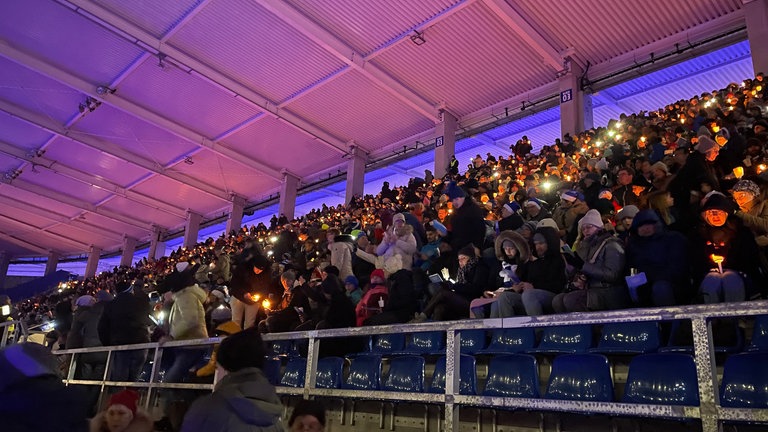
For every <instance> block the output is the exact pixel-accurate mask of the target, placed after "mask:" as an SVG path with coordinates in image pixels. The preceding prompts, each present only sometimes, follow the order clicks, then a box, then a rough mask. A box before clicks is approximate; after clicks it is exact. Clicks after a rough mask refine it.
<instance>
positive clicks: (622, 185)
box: [613, 167, 639, 207]
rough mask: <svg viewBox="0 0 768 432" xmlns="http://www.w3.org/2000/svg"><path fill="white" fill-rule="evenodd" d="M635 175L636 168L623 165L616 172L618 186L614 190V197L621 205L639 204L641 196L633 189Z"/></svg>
mask: <svg viewBox="0 0 768 432" xmlns="http://www.w3.org/2000/svg"><path fill="white" fill-rule="evenodd" d="M634 176H635V172H634V170H632V168H629V167H622V168H620V169H619V172H618V173H616V183H617V186H618V187H617V188H616V189H614V191H613V199H615V200H616V202H617V203H619V206H621V207H626V206H628V205H637V204H638V203H639V198H638V197H637V195H635V192H634V191H633V190H632V179H633V178H634Z"/></svg>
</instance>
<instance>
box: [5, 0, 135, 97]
mask: <svg viewBox="0 0 768 432" xmlns="http://www.w3.org/2000/svg"><path fill="white" fill-rule="evenodd" d="M0 39H4V40H5V41H8V43H9V44H13V46H14V47H15V48H17V49H20V50H22V51H24V52H26V53H28V54H32V55H34V56H38V57H42V58H45V59H46V61H48V62H49V63H52V64H54V65H56V66H57V67H59V68H61V69H63V70H66V71H69V72H72V73H75V74H76V75H78V76H80V77H82V78H83V79H86V80H88V81H90V82H94V83H105V84H108V83H109V82H110V81H111V80H112V79H114V78H115V77H116V76H117V75H119V74H120V72H121V71H122V70H124V69H125V68H126V67H127V66H128V65H129V64H130V63H131V62H132V61H133V60H134V59H136V58H137V57H138V56H139V55H140V54H141V50H140V49H139V48H138V47H136V46H132V45H130V44H128V43H127V42H126V41H125V40H124V39H122V38H120V37H118V36H117V35H115V34H114V33H111V32H109V31H107V30H105V29H103V28H101V27H98V26H94V25H92V24H91V23H90V22H89V21H88V20H86V19H85V18H84V17H82V16H78V15H76V14H73V13H71V11H70V10H69V9H67V8H66V7H64V6H63V5H60V4H57V3H55V2H52V1H49V0H28V1H4V2H0ZM75 108H76V107H75Z"/></svg>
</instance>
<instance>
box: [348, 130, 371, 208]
mask: <svg viewBox="0 0 768 432" xmlns="http://www.w3.org/2000/svg"><path fill="white" fill-rule="evenodd" d="M348 145H349V162H348V163H347V193H346V195H345V197H344V203H345V204H349V203H350V202H351V201H352V198H354V197H355V196H362V195H363V191H364V190H365V164H366V163H368V154H367V153H366V152H365V151H363V150H362V149H361V148H360V147H358V146H357V144H355V142H354V141H350V142H349V143H348Z"/></svg>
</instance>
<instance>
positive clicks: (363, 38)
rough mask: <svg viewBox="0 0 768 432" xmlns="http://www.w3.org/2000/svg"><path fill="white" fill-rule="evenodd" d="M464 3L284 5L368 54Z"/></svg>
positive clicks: (319, 1) (394, 0)
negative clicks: (406, 31)
mask: <svg viewBox="0 0 768 432" xmlns="http://www.w3.org/2000/svg"><path fill="white" fill-rule="evenodd" d="M465 1H466V0H465ZM465 1H456V0H423V1H419V2H413V1H409V0H389V1H378V0H364V1H359V0H338V1H334V2H328V1H324V0H314V1H298V0H288V3H290V4H291V6H293V7H294V8H296V9H297V10H300V11H301V12H302V13H304V14H305V15H307V16H308V17H310V18H312V19H313V20H314V21H316V22H317V23H319V24H320V25H322V26H323V27H325V28H326V29H328V30H329V31H330V32H331V33H333V34H335V35H337V36H338V37H339V38H341V39H342V40H344V41H346V42H347V43H349V44H350V45H351V46H352V47H353V48H354V49H355V50H356V51H358V52H361V53H364V54H365V55H368V54H369V53H371V52H373V51H375V50H376V49H377V48H379V47H381V46H383V45H385V44H387V43H388V42H389V41H391V40H393V39H396V38H397V37H399V36H400V35H401V34H403V32H404V30H409V29H413V28H416V27H418V26H419V25H420V24H421V23H423V22H425V21H427V20H429V19H430V18H432V17H434V16H436V15H439V14H440V13H441V12H444V11H445V10H447V9H449V8H451V7H452V6H454V5H455V4H458V3H463V2H465Z"/></svg>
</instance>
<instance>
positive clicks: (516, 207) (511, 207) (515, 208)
mask: <svg viewBox="0 0 768 432" xmlns="http://www.w3.org/2000/svg"><path fill="white" fill-rule="evenodd" d="M504 209H505V210H507V211H508V212H510V213H517V212H519V211H520V204H518V203H517V201H510V202H508V203H506V204H504Z"/></svg>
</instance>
